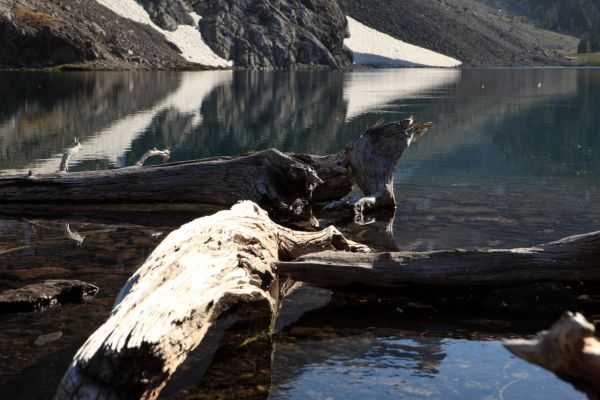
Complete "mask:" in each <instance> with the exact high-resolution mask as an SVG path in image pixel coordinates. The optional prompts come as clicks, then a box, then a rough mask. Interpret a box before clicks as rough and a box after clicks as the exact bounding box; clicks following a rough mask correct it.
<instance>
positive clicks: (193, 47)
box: [96, 0, 233, 67]
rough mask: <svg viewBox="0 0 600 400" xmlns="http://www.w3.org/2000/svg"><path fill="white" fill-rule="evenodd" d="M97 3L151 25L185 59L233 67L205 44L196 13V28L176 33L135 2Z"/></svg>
mask: <svg viewBox="0 0 600 400" xmlns="http://www.w3.org/2000/svg"><path fill="white" fill-rule="evenodd" d="M96 1H97V2H98V3H100V4H102V5H103V6H105V7H106V8H108V9H110V10H111V11H113V12H114V13H116V14H119V15H120V16H121V17H123V18H127V19H129V20H131V21H135V22H139V23H142V24H146V25H150V26H151V27H152V28H153V29H155V30H156V31H158V32H160V33H162V34H163V35H164V36H165V38H166V39H167V40H168V41H169V42H171V43H173V44H175V45H176V46H177V47H179V49H180V50H181V53H182V54H181V55H182V56H183V58H185V59H186V60H188V61H190V62H194V63H198V64H202V65H207V66H211V67H231V66H233V62H231V61H227V60H225V59H223V58H221V57H219V56H218V55H216V54H215V52H213V51H212V49H211V48H210V47H209V46H208V45H207V44H206V43H205V42H204V40H203V39H202V35H201V34H200V31H199V30H198V21H200V18H201V17H200V16H199V15H198V14H196V13H195V12H192V13H190V15H191V17H192V19H193V20H194V26H191V25H179V26H178V27H177V29H176V30H175V31H173V32H170V31H167V30H164V29H162V28H161V27H159V26H158V25H156V24H155V23H154V22H152V19H151V18H150V15H149V14H148V13H147V12H146V10H144V7H142V5H141V4H139V3H138V2H137V1H135V0H96Z"/></svg>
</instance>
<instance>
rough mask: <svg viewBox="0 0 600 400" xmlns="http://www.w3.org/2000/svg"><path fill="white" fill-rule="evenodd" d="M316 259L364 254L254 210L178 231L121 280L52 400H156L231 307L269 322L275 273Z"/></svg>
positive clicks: (240, 208) (332, 234)
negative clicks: (279, 265)
mask: <svg viewBox="0 0 600 400" xmlns="http://www.w3.org/2000/svg"><path fill="white" fill-rule="evenodd" d="M323 249H338V250H367V249H366V248H364V246H361V245H358V244H355V243H352V242H350V241H347V240H346V239H344V237H343V236H342V235H341V234H340V233H339V232H338V231H337V230H336V229H335V228H333V227H330V228H327V229H325V230H323V231H319V232H298V231H293V230H290V229H287V228H284V227H281V226H279V225H277V224H275V223H274V222H272V221H271V220H270V219H269V217H268V215H267V213H266V212H265V211H264V210H262V209H261V208H259V207H258V206H257V205H256V204H254V203H252V202H242V203H239V204H237V205H235V206H234V207H232V208H231V210H227V211H221V212H218V213H216V214H214V215H212V216H210V217H205V218H200V219H197V220H195V221H192V222H190V223H188V224H186V225H183V226H182V227H181V228H180V229H178V230H176V231H174V232H172V233H171V234H169V235H168V236H167V237H166V238H165V239H164V240H163V241H162V242H161V244H160V245H159V246H158V247H157V248H156V249H155V250H154V252H153V253H152V254H151V255H150V256H149V257H148V259H147V260H146V262H145V263H144V264H143V265H142V266H141V267H140V268H139V269H138V271H136V272H135V274H134V275H133V276H132V277H131V278H130V279H129V280H128V282H127V283H126V284H125V286H124V287H123V288H122V289H121V292H120V293H119V295H118V297H117V299H116V301H115V305H114V308H113V311H112V313H111V315H110V318H109V319H108V321H106V322H105V323H104V324H103V325H102V326H101V327H100V328H98V330H97V331H96V332H94V333H93V334H92V336H90V338H89V339H88V340H87V341H86V342H85V344H84V345H83V346H82V347H81V348H80V349H79V351H78V352H77V354H76V355H75V358H74V360H73V362H72V364H71V366H70V367H69V369H68V371H67V372H66V374H65V376H64V378H63V380H62V382H61V384H60V387H59V388H58V391H57V394H56V398H57V399H98V400H102V399H113V398H135V399H138V398H140V399H154V398H156V397H157V396H158V394H159V393H160V391H161V389H162V388H163V387H164V385H165V384H166V382H167V381H168V379H169V377H170V376H171V375H172V374H173V373H174V372H175V370H176V369H177V367H178V366H179V365H180V364H181V363H182V362H183V361H184V360H185V359H186V357H187V355H188V354H189V353H190V352H191V351H192V350H194V348H195V347H196V346H197V345H198V344H199V343H200V342H201V341H202V339H203V338H204V337H205V335H206V334H207V332H208V330H209V329H210V328H211V327H212V326H213V325H214V324H215V323H216V321H217V319H218V318H219V317H220V316H222V315H224V314H225V313H227V312H228V311H229V310H231V309H232V307H234V306H236V307H239V306H240V304H246V305H248V304H250V305H251V307H252V308H254V309H259V308H262V309H263V310H265V312H271V313H276V311H277V295H275V294H273V293H272V290H273V289H274V292H277V293H278V292H279V287H276V288H273V287H272V285H273V284H274V282H276V279H275V278H276V277H275V274H274V273H273V265H274V263H275V262H276V261H277V260H280V259H288V260H289V259H293V258H297V257H301V256H302V255H305V254H307V253H310V252H314V251H320V250H323Z"/></svg>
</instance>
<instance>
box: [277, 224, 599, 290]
mask: <svg viewBox="0 0 600 400" xmlns="http://www.w3.org/2000/svg"><path fill="white" fill-rule="evenodd" d="M598 265H600V231H597V232H592V233H587V234H583V235H577V236H570V237H567V238H565V239H562V240H558V241H555V242H551V243H545V244H540V245H538V246H533V247H526V248H515V249H473V250H464V249H454V250H441V251H427V252H387V253H369V254H353V253H339V252H321V253H316V254H310V255H307V256H304V257H301V258H299V259H296V260H293V261H278V262H277V274H278V275H280V276H282V277H289V278H291V279H293V280H298V281H302V282H306V283H310V284H313V285H315V286H320V287H325V288H334V289H335V288H340V287H348V286H352V285H360V286H365V287H369V288H374V289H385V288H397V287H405V286H407V285H415V284H417V285H430V286H444V287H455V288H461V287H474V286H496V287H502V286H511V285H512V286H516V285H523V284H528V283H533V282H543V281H552V282H561V283H576V284H579V283H582V282H583V283H599V282H600V268H598Z"/></svg>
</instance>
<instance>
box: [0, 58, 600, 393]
mask: <svg viewBox="0 0 600 400" xmlns="http://www.w3.org/2000/svg"><path fill="white" fill-rule="evenodd" d="M0 86H1V88H2V89H3V93H7V96H6V97H3V98H2V100H0V155H1V156H0V170H2V172H3V173H9V172H15V171H20V172H24V171H27V170H29V169H32V170H34V171H36V172H37V171H41V172H43V171H46V172H49V171H54V170H55V169H56V167H57V165H58V162H59V159H60V155H61V154H62V152H63V151H64V150H65V149H66V148H67V147H69V146H70V144H71V141H72V138H73V136H77V137H79V138H80V139H81V141H82V143H83V146H84V150H82V152H81V153H80V154H78V155H77V157H76V158H75V160H74V161H75V162H74V164H73V169H75V170H77V169H79V170H81V169H96V168H114V167H121V166H125V165H131V164H133V163H134V162H135V160H137V158H139V156H141V155H142V154H143V153H144V152H145V151H146V150H148V149H149V148H153V147H157V148H163V147H167V148H169V149H171V151H172V160H173V161H178V160H187V159H194V158H200V157H208V156H215V155H227V154H238V153H243V152H246V151H250V150H258V149H264V148H268V147H276V148H279V149H281V150H284V151H295V152H308V153H315V154H323V153H330V152H336V151H338V150H340V149H342V148H343V147H344V146H345V145H346V144H347V143H350V142H352V141H353V140H354V139H356V137H357V136H358V135H360V133H361V132H363V131H364V130H365V128H367V127H368V126H370V125H372V124H373V123H374V122H376V121H377V120H379V119H381V118H384V119H385V120H387V121H392V120H397V119H402V118H405V117H406V116H408V115H411V114H413V115H415V117H417V118H418V119H419V120H430V121H433V122H434V123H435V124H436V129H435V130H434V131H432V132H430V133H428V134H427V135H425V136H424V137H423V138H421V139H420V140H419V141H418V142H417V143H415V144H414V145H413V146H412V147H411V148H410V149H409V151H407V152H406V154H405V156H404V157H403V158H402V159H401V161H400V163H399V166H398V168H397V170H396V173H395V191H396V198H397V202H398V206H397V209H396V212H395V216H389V217H384V218H382V217H377V218H375V220H374V221H367V222H370V223H367V224H365V223H356V222H353V220H352V216H350V217H348V218H345V219H343V220H344V222H343V223H340V221H342V220H333V219H331V220H329V221H327V220H323V221H321V224H322V226H325V225H328V224H335V225H336V226H338V227H340V228H342V229H343V230H344V231H345V233H347V234H348V235H349V236H350V237H352V238H354V239H356V240H360V241H363V242H366V243H369V244H370V245H372V246H373V247H375V248H378V249H385V250H390V249H395V248H398V249H401V250H407V249H412V250H433V249H440V248H449V247H469V246H490V247H514V246H521V245H532V244H536V243H541V242H545V241H550V240H554V239H558V238H561V237H564V236H567V235H570V234H574V233H580V232H584V231H592V230H597V229H598V227H599V226H600V202H598V201H597V199H598V196H599V195H600V186H599V184H598V182H600V180H599V179H598V178H600V161H599V160H600V156H599V155H598V154H597V151H598V148H600V143H599V141H600V136H599V129H600V114H598V113H596V112H595V110H597V109H598V107H600V98H599V96H598V93H600V87H599V86H600V71H586V70H462V71H458V70H357V71H353V72H348V71H333V72H324V71H310V72H309V71H306V72H294V73H284V72H264V71H263V72H243V71H236V72H231V71H215V72H185V73H180V72H160V73H93V74H88V73H73V74H29V73H4V72H3V73H0ZM0 173H1V172H0ZM138 211H140V210H138ZM142 211H143V210H142ZM171 211H172V210H171ZM178 211H180V212H179V213H178V214H176V215H175V216H173V215H174V214H173V213H170V211H169V210H166V211H165V212H164V213H161V214H153V213H143V212H139V213H137V216H136V217H135V219H131V217H129V216H128V215H127V213H122V214H121V215H117V214H119V213H118V212H117V211H115V214H114V215H106V213H104V214H102V215H101V212H99V211H98V210H92V211H91V212H89V211H88V212H84V213H83V214H81V215H72V217H71V218H70V219H69V220H45V219H43V218H41V217H36V218H33V217H31V218H29V217H28V219H27V220H23V219H6V220H2V221H0V289H6V288H11V287H18V286H22V285H24V284H27V283H32V282H38V281H41V280H44V279H48V278H77V279H82V280H86V281H88V282H90V283H93V284H96V285H98V286H100V288H101V292H100V294H99V295H98V297H96V298H95V299H94V300H92V301H91V302H89V303H86V304H82V305H69V306H62V307H57V308H54V309H50V310H47V311H45V312H41V313H35V314H14V315H4V316H0V325H1V326H2V332H1V333H0V398H11V399H19V398H22V399H36V398H40V399H42V398H44V399H45V398H49V397H50V396H51V394H52V393H53V391H54V389H55V387H56V385H57V383H58V381H59V380H60V378H61V376H62V374H63V372H64V371H65V370H66V366H67V365H68V363H69V362H70V359H71V357H72V355H73V353H74V351H75V349H76V348H78V347H79V346H80V344H81V343H82V342H83V341H84V340H85V338H86V337H87V336H88V335H89V334H90V333H91V332H92V331H93V330H94V329H96V327H97V326H98V325H99V324H101V323H102V322H103V321H104V320H105V318H106V316H107V315H108V313H109V311H110V308H111V306H112V301H113V299H114V296H115V295H116V293H117V291H118V289H119V288H120V287H121V286H122V285H123V283H124V282H125V280H126V279H127V277H128V276H129V275H130V274H131V273H132V272H133V271H134V270H135V269H136V268H137V267H138V266H139V265H141V263H142V262H143V260H144V259H145V258H146V257H147V256H148V254H149V253H150V252H151V251H152V249H153V248H154V246H155V245H156V244H157V243H158V242H159V241H160V240H161V238H163V237H164V235H165V234H166V233H167V232H169V231H170V230H172V229H174V228H176V227H177V226H178V225H180V224H181V223H183V222H184V221H186V220H187V219H191V218H194V217H197V216H201V215H203V212H202V211H199V210H178ZM84 216H85V218H83V217H84ZM100 221H101V222H102V223H101V222H100ZM363 222H364V221H363ZM67 223H68V224H69V225H68V230H67V226H66V224H67ZM69 232H70V233H69ZM81 238H83V240H81ZM17 247H23V248H21V249H18V250H14V251H11V252H8V253H3V251H4V250H10V249H14V248H17ZM291 303H293V304H291ZM594 304H595V303H594ZM594 304H592V305H591V306H590V307H589V309H588V310H587V311H588V315H592V316H596V315H597V314H598V315H600V313H599V312H598V310H597V307H596V306H595V305H594ZM287 307H288V308H289V307H292V308H293V307H296V308H297V309H295V311H293V312H287V313H286V312H284V311H285V307H284V310H282V313H283V315H286V319H285V321H286V322H285V323H282V322H280V324H279V325H278V326H277V333H276V334H275V335H274V336H272V337H265V336H264V335H263V336H261V335H258V336H256V337H254V338H253V340H251V341H249V342H247V341H246V339H248V337H247V336H248V334H249V331H248V330H247V328H244V327H243V326H242V327H239V326H238V327H237V328H235V327H234V329H233V330H232V331H231V332H229V333H226V334H225V335H224V336H223V337H222V340H223V343H224V346H222V347H221V348H220V349H219V350H218V351H217V353H216V355H215V356H214V363H213V364H212V365H211V366H210V367H208V364H210V363H209V362H208V361H207V360H212V359H213V356H212V355H198V356H197V357H196V361H197V362H198V363H199V364H197V365H203V366H201V367H198V368H199V369H195V368H196V367H194V368H188V369H187V370H186V371H182V372H181V374H182V376H179V377H178V378H177V379H178V380H177V379H176V380H174V382H175V383H174V386H172V387H171V388H170V389H169V390H168V391H167V392H165V398H214V397H217V398H218V395H219V393H221V394H224V395H231V396H230V397H232V396H235V395H238V396H239V397H244V396H246V397H247V398H266V397H271V398H273V399H300V398H316V399H318V398H323V399H327V398H329V397H332V398H341V397H347V398H366V397H373V396H375V397H377V398H398V397H400V398H420V397H431V398H472V399H479V398H490V399H491V398H503V397H504V398H528V399H529V398H535V397H534V396H538V398H544V397H560V398H580V397H581V396H580V395H579V394H577V393H576V392H574V391H573V390H572V389H571V388H570V387H569V386H568V385H566V384H564V383H561V382H560V381H559V380H557V379H556V378H554V377H553V376H551V375H550V374H547V373H545V372H543V371H541V370H538V369H535V368H533V367H528V366H527V365H525V364H524V363H521V362H519V361H517V360H516V359H514V358H512V356H510V355H508V353H506V352H504V351H503V350H502V349H501V347H500V344H499V342H498V339H501V338H505V337H508V336H511V335H513V334H515V333H517V334H532V333H534V332H535V331H537V330H539V329H541V328H545V327H547V325H548V323H549V322H550V321H546V320H545V319H544V318H539V319H536V320H535V321H531V320H532V319H531V318H529V319H528V318H516V317H511V318H510V319H503V318H492V317H491V316H487V315H485V314H484V315H481V314H473V313H465V314H462V315H457V313H449V314H447V313H445V311H444V312H442V311H439V310H438V309H437V308H436V306H435V305H434V306H433V309H432V308H431V307H425V308H423V307H421V308H419V307H416V308H415V307H412V306H411V307H407V306H406V305H405V304H404V303H402V304H399V303H398V302H394V301H387V300H385V299H383V300H382V299H376V298H375V299H373V298H366V299H365V298H362V299H360V298H359V299H357V298H354V299H347V298H345V297H344V296H340V295H332V294H331V293H325V294H323V293H315V292H311V295H310V296H305V297H302V296H298V297H296V298H295V300H294V301H293V302H288V304H287ZM411 313H412V314H411ZM280 318H283V316H282V317H280ZM59 331H60V332H61V336H60V337H59V338H58V339H56V340H55V341H52V342H48V343H44V344H42V345H39V344H38V345H36V344H35V342H36V340H37V339H38V338H39V337H40V336H42V335H46V334H48V333H54V332H59ZM240 342H243V343H246V345H245V346H242V347H239V343H240ZM38 343H39V342H38ZM206 368H208V370H207V374H206V375H205V378H200V376H199V375H200V372H199V371H202V370H204V369H206ZM231 371H235V372H239V374H237V375H236V374H234V375H232V374H231ZM184 372H185V374H184ZM186 374H187V375H186ZM32 383H33V384H32ZM228 390H231V391H232V392H231V391H228ZM236 391H237V392H236Z"/></svg>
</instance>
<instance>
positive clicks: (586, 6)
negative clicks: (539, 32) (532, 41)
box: [480, 0, 600, 37]
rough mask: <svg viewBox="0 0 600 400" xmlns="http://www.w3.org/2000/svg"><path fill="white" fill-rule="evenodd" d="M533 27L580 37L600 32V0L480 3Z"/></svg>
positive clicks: (538, 0)
mask: <svg viewBox="0 0 600 400" xmlns="http://www.w3.org/2000/svg"><path fill="white" fill-rule="evenodd" d="M480 1H481V2H483V3H485V4H487V5H489V6H490V7H493V8H495V9H503V10H506V11H508V12H510V13H511V14H513V15H516V16H519V17H523V18H526V19H527V20H529V21H531V22H532V23H533V24H535V25H537V26H539V27H541V28H545V29H550V30H554V31H557V32H565V33H569V34H572V35H575V36H578V37H581V36H583V35H584V34H586V33H589V32H593V31H597V30H600V0H480Z"/></svg>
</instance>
